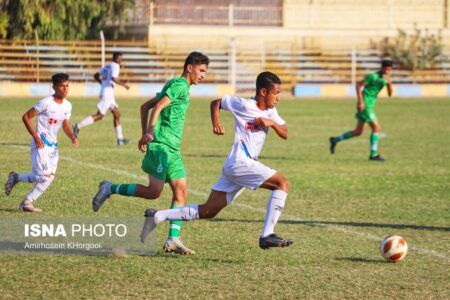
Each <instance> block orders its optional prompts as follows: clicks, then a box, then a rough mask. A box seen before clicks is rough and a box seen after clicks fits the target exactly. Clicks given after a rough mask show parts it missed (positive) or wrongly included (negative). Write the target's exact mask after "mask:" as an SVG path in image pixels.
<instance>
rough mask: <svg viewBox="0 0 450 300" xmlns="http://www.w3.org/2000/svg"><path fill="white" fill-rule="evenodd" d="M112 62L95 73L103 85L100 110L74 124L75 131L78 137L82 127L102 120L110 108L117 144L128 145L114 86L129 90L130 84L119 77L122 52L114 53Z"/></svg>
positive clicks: (98, 105)
mask: <svg viewBox="0 0 450 300" xmlns="http://www.w3.org/2000/svg"><path fill="white" fill-rule="evenodd" d="M112 60H113V61H112V62H111V63H110V64H109V65H106V66H104V67H103V68H102V69H100V71H98V72H97V73H95V74H94V78H95V80H96V81H97V82H98V83H99V84H100V85H101V89H100V101H99V102H98V103H97V108H98V111H97V113H96V114H95V115H92V116H89V117H87V118H85V119H83V120H82V121H81V122H79V123H77V124H75V125H73V132H74V134H75V136H76V137H77V138H78V135H79V133H80V129H81V128H83V127H86V126H89V125H92V124H94V122H97V121H100V120H101V119H103V117H104V116H105V115H106V113H107V112H108V110H110V111H111V113H112V115H113V117H114V129H115V131H116V136H117V145H126V144H129V143H130V142H131V141H130V140H128V139H124V138H123V133H122V125H121V124H120V111H119V105H117V103H116V99H115V97H114V86H115V85H116V84H118V85H121V86H123V87H124V88H126V89H127V90H128V89H129V88H130V86H129V85H128V84H127V83H126V82H124V81H122V80H120V79H119V73H120V66H121V65H122V63H123V55H122V53H120V52H115V53H113V57H112Z"/></svg>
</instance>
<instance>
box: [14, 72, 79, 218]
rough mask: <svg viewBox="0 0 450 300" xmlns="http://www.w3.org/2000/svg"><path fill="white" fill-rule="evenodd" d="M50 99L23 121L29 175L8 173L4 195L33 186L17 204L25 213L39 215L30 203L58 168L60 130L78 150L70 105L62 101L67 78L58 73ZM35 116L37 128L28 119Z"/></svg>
mask: <svg viewBox="0 0 450 300" xmlns="http://www.w3.org/2000/svg"><path fill="white" fill-rule="evenodd" d="M52 82H53V90H54V91H55V93H54V94H53V95H52V96H48V97H45V98H44V99H42V100H40V101H39V102H38V103H36V104H35V105H34V106H33V107H32V108H30V109H29V110H28V111H27V112H26V113H25V114H24V115H23V117H22V120H23V123H24V124H25V127H26V128H27V130H28V132H29V133H30V134H31V136H32V139H31V168H32V171H31V173H16V172H14V171H13V172H11V173H9V176H8V181H7V182H6V184H5V193H6V195H7V196H9V195H10V194H11V191H12V189H13V187H14V186H15V185H16V184H17V183H18V182H28V183H36V184H35V185H34V187H33V188H32V189H31V192H30V193H29V194H28V195H27V196H26V197H25V199H24V200H23V201H22V203H20V205H19V209H20V210H22V211H25V212H41V211H42V210H41V209H40V208H37V207H34V206H33V202H34V201H36V200H37V198H39V196H41V195H42V193H44V191H45V190H46V189H47V188H48V187H49V186H50V184H51V183H52V181H53V179H54V178H55V173H56V168H57V165H58V157H59V156H58V141H57V138H58V132H59V130H60V129H61V127H62V128H63V130H64V132H65V134H66V135H67V136H68V137H69V139H70V140H71V141H72V144H73V145H74V146H75V147H78V140H77V138H76V137H75V135H74V134H73V132H72V128H71V126H70V121H69V119H70V115H71V112H72V104H70V102H69V101H67V100H66V99H65V97H66V96H67V93H68V91H69V75H67V74H63V73H59V74H55V75H53V76H52ZM36 116H37V123H36V127H34V128H33V124H32V121H31V119H33V118H34V117H36Z"/></svg>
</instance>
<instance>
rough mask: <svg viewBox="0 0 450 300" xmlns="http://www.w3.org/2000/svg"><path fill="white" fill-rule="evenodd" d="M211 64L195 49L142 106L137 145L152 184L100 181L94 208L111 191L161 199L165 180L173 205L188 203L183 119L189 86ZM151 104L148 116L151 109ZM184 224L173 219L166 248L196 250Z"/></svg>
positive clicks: (188, 252) (143, 166)
mask: <svg viewBox="0 0 450 300" xmlns="http://www.w3.org/2000/svg"><path fill="white" fill-rule="evenodd" d="M208 64H209V58H208V57H207V56H206V55H203V54H202V53H200V52H192V53H191V54H189V56H188V57H187V58H186V61H185V63H184V71H183V74H182V75H181V77H176V78H173V79H171V80H169V81H168V82H167V83H166V84H165V85H164V87H163V89H162V90H161V92H160V93H158V94H157V95H156V97H155V98H153V99H151V100H149V101H147V102H146V103H144V104H143V105H142V106H141V127H142V137H141V139H140V141H139V145H138V147H139V150H140V151H142V152H143V153H146V154H145V157H144V159H143V161H142V170H143V171H144V172H145V173H147V174H148V175H149V183H148V185H147V186H144V185H140V184H111V182H109V181H103V182H101V183H100V186H99V190H98V192H97V194H96V195H95V197H94V199H93V202H92V205H93V209H94V211H98V210H99V209H100V207H101V206H102V204H103V203H104V202H105V201H106V199H108V198H109V197H110V196H111V195H112V194H120V195H123V196H132V197H140V198H145V199H156V198H159V197H160V195H161V193H162V191H163V188H164V184H165V183H166V182H167V183H169V185H170V188H171V189H172V193H173V197H172V205H171V208H176V207H181V206H183V205H185V202H186V197H187V181H186V171H185V168H184V164H183V159H182V157H181V153H180V146H181V140H182V135H183V128H184V119H185V114H186V111H187V109H188V106H189V89H190V86H191V85H193V84H198V83H199V82H200V81H201V80H203V79H204V78H205V76H206V71H207V68H208ZM152 107H153V110H152V112H151V115H150V119H148V112H149V110H150V109H151V108H152ZM181 226H182V222H181V221H174V222H171V224H170V230H169V236H168V238H167V240H166V242H165V244H164V250H165V251H167V252H175V253H179V254H194V253H195V252H194V251H193V250H191V249H189V248H187V247H186V246H184V244H183V243H182V241H181V239H180V230H181Z"/></svg>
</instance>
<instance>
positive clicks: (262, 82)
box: [256, 72, 281, 92]
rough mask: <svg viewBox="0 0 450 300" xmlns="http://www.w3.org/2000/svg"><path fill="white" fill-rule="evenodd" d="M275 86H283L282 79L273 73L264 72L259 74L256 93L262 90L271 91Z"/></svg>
mask: <svg viewBox="0 0 450 300" xmlns="http://www.w3.org/2000/svg"><path fill="white" fill-rule="evenodd" d="M275 84H281V79H280V78H279V77H278V76H277V75H275V74H273V73H272V72H262V73H259V75H258V77H257V78H256V91H257V92H258V91H259V90H260V89H263V88H265V89H267V90H269V89H271V88H272V87H273V86H274V85H275Z"/></svg>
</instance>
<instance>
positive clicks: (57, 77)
mask: <svg viewBox="0 0 450 300" xmlns="http://www.w3.org/2000/svg"><path fill="white" fill-rule="evenodd" d="M63 81H69V75H68V74H66V73H57V74H54V75H53V76H52V82H53V84H54V85H57V84H59V83H61V82H63Z"/></svg>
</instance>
